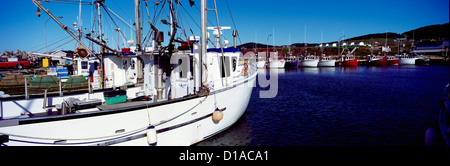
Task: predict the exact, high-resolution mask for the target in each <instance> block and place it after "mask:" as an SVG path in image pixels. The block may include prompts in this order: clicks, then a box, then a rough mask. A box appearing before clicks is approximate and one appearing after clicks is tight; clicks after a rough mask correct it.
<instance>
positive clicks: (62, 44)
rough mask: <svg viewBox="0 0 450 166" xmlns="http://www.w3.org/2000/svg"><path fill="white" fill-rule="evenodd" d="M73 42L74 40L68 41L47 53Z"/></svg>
mask: <svg viewBox="0 0 450 166" xmlns="http://www.w3.org/2000/svg"><path fill="white" fill-rule="evenodd" d="M73 40H75V39H72V40H69V41H68V42H65V43H63V44H61V45H59V46H57V47H55V48H54V49H51V50H50V51H48V52H52V51H55V50H56V49H58V47H62V46H64V45H66V44H68V43H70V42H72V41H73Z"/></svg>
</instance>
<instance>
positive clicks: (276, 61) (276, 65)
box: [269, 52, 286, 69]
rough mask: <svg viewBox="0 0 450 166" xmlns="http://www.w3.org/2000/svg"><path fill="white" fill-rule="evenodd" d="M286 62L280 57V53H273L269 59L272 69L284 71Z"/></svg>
mask: <svg viewBox="0 0 450 166" xmlns="http://www.w3.org/2000/svg"><path fill="white" fill-rule="evenodd" d="M285 65H286V60H284V57H282V56H278V52H271V53H270V58H269V68H271V69H284V66H285Z"/></svg>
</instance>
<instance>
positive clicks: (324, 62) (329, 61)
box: [317, 56, 336, 67]
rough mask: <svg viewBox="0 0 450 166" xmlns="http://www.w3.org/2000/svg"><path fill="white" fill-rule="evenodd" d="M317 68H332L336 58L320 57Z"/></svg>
mask: <svg viewBox="0 0 450 166" xmlns="http://www.w3.org/2000/svg"><path fill="white" fill-rule="evenodd" d="M317 66H318V67H334V66H336V58H335V57H331V56H322V57H321V58H320V61H319V63H318V64H317Z"/></svg>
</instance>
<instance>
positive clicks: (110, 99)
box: [105, 95, 127, 104]
mask: <svg viewBox="0 0 450 166" xmlns="http://www.w3.org/2000/svg"><path fill="white" fill-rule="evenodd" d="M126 101H127V96H126V95H123V96H117V97H105V103H106V104H117V103H124V102H126Z"/></svg>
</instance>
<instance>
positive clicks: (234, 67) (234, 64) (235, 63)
mask: <svg viewBox="0 0 450 166" xmlns="http://www.w3.org/2000/svg"><path fill="white" fill-rule="evenodd" d="M236 59H237V58H236V57H233V64H232V65H233V66H231V67H232V69H233V72H235V71H236V65H237V60H236Z"/></svg>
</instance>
